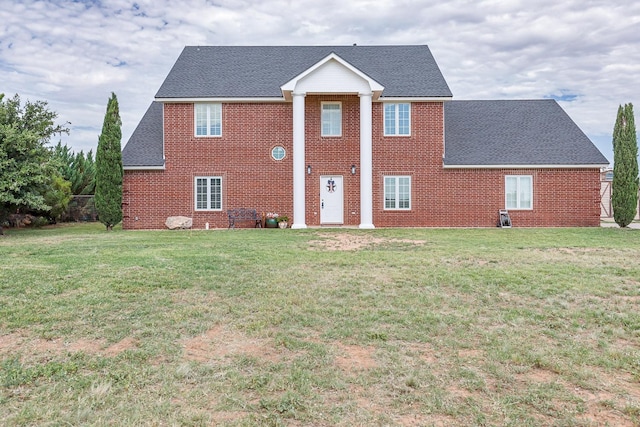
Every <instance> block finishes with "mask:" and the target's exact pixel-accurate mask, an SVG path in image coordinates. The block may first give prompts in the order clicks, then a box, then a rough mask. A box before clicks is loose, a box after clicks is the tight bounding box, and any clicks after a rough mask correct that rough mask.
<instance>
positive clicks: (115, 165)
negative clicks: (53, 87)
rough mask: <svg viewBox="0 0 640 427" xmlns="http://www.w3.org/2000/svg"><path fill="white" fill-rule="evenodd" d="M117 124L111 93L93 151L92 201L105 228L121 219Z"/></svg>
mask: <svg viewBox="0 0 640 427" xmlns="http://www.w3.org/2000/svg"><path fill="white" fill-rule="evenodd" d="M121 126H122V121H121V120H120V110H119V108H118V98H116V94H115V93H111V98H109V102H108V103H107V112H106V114H105V116H104V123H103V125H102V133H101V134H100V138H99V139H98V151H97V152H96V192H95V203H96V210H97V211H98V219H99V220H100V222H101V223H103V224H104V225H105V226H106V227H107V230H113V226H114V225H116V224H118V223H119V222H120V221H122V175H123V171H122V152H121V149H120V141H121V139H122V130H121Z"/></svg>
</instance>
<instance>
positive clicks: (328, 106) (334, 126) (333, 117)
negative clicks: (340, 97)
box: [322, 102, 342, 136]
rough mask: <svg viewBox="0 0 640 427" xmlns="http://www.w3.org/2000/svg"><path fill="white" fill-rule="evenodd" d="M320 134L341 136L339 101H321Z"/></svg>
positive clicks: (340, 107) (340, 108)
mask: <svg viewBox="0 0 640 427" xmlns="http://www.w3.org/2000/svg"><path fill="white" fill-rule="evenodd" d="M322 136H342V104H341V103H339V102H323V103H322Z"/></svg>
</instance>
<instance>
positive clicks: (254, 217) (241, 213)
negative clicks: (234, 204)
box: [227, 208, 262, 228]
mask: <svg viewBox="0 0 640 427" xmlns="http://www.w3.org/2000/svg"><path fill="white" fill-rule="evenodd" d="M227 215H228V216H229V228H236V221H254V223H255V225H254V227H257V228H262V217H259V216H258V212H257V211H256V210H255V209H246V208H236V209H229V210H227Z"/></svg>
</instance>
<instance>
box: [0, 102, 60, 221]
mask: <svg viewBox="0 0 640 427" xmlns="http://www.w3.org/2000/svg"><path fill="white" fill-rule="evenodd" d="M57 117H58V115H57V114H56V113H55V112H53V111H50V110H49V109H48V107H47V103H46V102H44V101H36V102H29V101H27V102H26V103H25V104H24V106H22V105H21V102H20V97H19V96H18V95H15V96H14V97H13V98H11V99H7V100H4V94H0V234H2V226H1V224H2V223H4V222H5V221H6V220H7V217H8V216H9V214H11V213H15V212H16V211H18V210H23V211H34V210H41V211H48V210H50V209H51V206H50V205H48V204H47V201H46V200H45V197H44V196H43V189H44V188H46V186H48V185H49V184H50V183H51V181H52V179H53V177H54V176H55V175H56V169H57V168H56V162H55V160H53V158H52V156H51V152H50V150H49V148H47V147H46V145H47V144H48V143H49V141H50V139H51V137H52V136H53V135H55V134H61V133H63V132H64V133H68V132H69V130H68V129H67V128H65V127H63V126H61V125H56V124H55V123H54V121H55V119H56V118H57Z"/></svg>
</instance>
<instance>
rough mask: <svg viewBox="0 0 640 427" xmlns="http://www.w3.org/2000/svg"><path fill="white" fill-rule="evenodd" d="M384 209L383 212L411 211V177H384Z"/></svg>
mask: <svg viewBox="0 0 640 427" xmlns="http://www.w3.org/2000/svg"><path fill="white" fill-rule="evenodd" d="M384 208H385V210H409V209H411V177H410V176H385V177H384Z"/></svg>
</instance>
